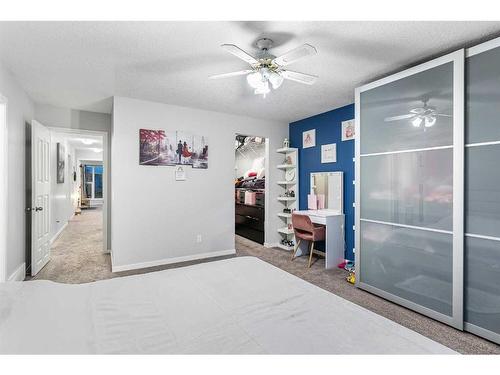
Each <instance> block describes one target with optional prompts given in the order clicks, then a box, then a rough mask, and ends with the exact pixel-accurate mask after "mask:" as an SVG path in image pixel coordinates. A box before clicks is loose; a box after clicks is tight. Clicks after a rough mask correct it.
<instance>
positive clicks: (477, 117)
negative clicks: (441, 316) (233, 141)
mask: <svg viewBox="0 0 500 375" xmlns="http://www.w3.org/2000/svg"><path fill="white" fill-rule="evenodd" d="M467 56H468V58H467V60H466V103H467V106H466V128H465V129H466V132H465V135H466V137H465V142H466V151H465V152H466V153H465V157H466V170H465V172H466V174H465V181H466V185H465V193H466V195H465V197H466V201H465V203H466V206H465V207H466V211H465V214H466V216H465V218H466V221H465V232H466V234H465V236H466V237H465V317H464V318H465V322H466V323H465V328H466V329H467V330H469V331H471V332H473V333H475V334H478V335H480V336H483V337H486V338H488V339H490V340H492V341H496V342H497V343H500V38H499V39H496V40H493V41H490V42H487V43H484V44H481V45H479V46H476V47H473V48H471V49H469V50H468V53H467Z"/></svg>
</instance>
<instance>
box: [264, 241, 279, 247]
mask: <svg viewBox="0 0 500 375" xmlns="http://www.w3.org/2000/svg"><path fill="white" fill-rule="evenodd" d="M276 246H278V243H277V242H276V243H267V242H264V247H267V248H271V247H276Z"/></svg>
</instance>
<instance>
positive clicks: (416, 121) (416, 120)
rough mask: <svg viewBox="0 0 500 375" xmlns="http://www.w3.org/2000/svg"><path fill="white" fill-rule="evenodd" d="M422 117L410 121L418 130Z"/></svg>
mask: <svg viewBox="0 0 500 375" xmlns="http://www.w3.org/2000/svg"><path fill="white" fill-rule="evenodd" d="M422 121H423V120H422V117H420V116H418V117H415V118H414V119H413V120H411V124H412V125H413V126H414V127H416V128H419V127H420V125H422Z"/></svg>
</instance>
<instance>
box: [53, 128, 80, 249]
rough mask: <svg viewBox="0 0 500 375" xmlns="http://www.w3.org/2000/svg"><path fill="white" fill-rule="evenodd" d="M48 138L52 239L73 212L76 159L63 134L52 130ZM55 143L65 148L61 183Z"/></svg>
mask: <svg viewBox="0 0 500 375" xmlns="http://www.w3.org/2000/svg"><path fill="white" fill-rule="evenodd" d="M50 139H51V145H50V168H51V171H50V173H51V181H50V200H51V203H50V207H51V211H50V213H51V217H50V238H51V239H54V237H55V236H56V235H57V234H58V233H59V231H60V230H61V229H62V228H63V227H64V225H65V224H66V223H67V222H68V221H69V219H71V217H72V216H73V214H74V212H75V202H74V201H73V199H72V198H73V197H72V195H73V194H74V186H75V182H74V181H73V168H74V166H75V164H76V161H75V150H74V149H73V148H71V147H70V146H69V144H68V141H67V137H66V136H65V135H64V134H60V133H57V132H53V131H52V132H51V137H50ZM57 143H61V144H62V145H63V146H64V148H65V150H66V153H65V170H64V172H65V174H64V182H63V183H57ZM70 163H71V164H72V165H70Z"/></svg>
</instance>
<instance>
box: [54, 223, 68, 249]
mask: <svg viewBox="0 0 500 375" xmlns="http://www.w3.org/2000/svg"><path fill="white" fill-rule="evenodd" d="M67 226H68V222H66V223H64V225H63V226H62V227H61V229H59V230H58V231H57V233H56V234H54V237H52V238H51V239H50V244H51V245H52V244H53V243H54V241H55V240H57V238H58V237H59V236H60V235H61V233H62V232H63V231H64V230H65V229H66V227H67Z"/></svg>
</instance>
